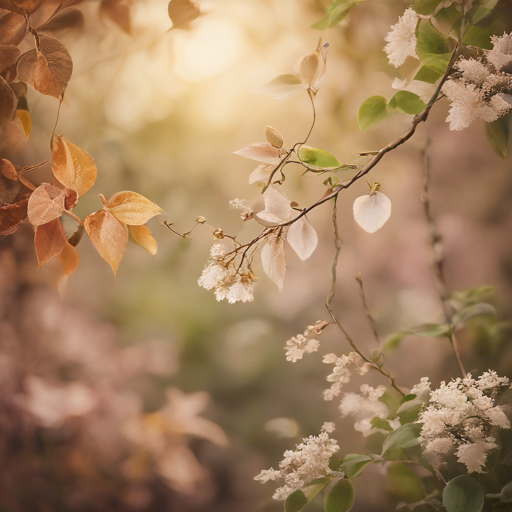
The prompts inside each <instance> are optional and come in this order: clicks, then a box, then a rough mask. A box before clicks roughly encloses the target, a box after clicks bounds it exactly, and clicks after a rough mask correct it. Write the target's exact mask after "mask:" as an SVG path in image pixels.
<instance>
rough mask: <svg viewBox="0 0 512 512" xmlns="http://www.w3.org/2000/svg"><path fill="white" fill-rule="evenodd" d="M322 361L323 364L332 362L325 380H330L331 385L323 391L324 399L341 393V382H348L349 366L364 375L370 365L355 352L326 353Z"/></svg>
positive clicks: (329, 398) (330, 398)
mask: <svg viewBox="0 0 512 512" xmlns="http://www.w3.org/2000/svg"><path fill="white" fill-rule="evenodd" d="M323 362H324V363H325V364H334V368H333V370H332V373H331V374H329V375H328V376H327V382H332V385H331V387H330V388H329V389H326V390H325V391H324V400H332V399H333V398H334V397H336V396H338V395H339V394H340V393H341V388H342V387H343V384H347V383H349V382H350V375H351V370H350V366H353V367H354V369H355V370H356V371H357V372H358V373H359V374H360V375H364V374H365V373H366V372H367V371H368V369H369V366H370V365H368V363H365V362H364V361H363V358H362V357H361V356H360V355H359V354H357V353H356V352H350V354H348V355H345V354H343V355H342V356H341V357H338V356H337V355H336V354H327V355H325V356H324V358H323Z"/></svg>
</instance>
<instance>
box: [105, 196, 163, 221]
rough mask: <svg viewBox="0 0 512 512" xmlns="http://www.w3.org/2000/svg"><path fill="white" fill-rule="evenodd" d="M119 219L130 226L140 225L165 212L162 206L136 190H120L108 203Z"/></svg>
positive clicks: (110, 209) (113, 213)
mask: <svg viewBox="0 0 512 512" xmlns="http://www.w3.org/2000/svg"><path fill="white" fill-rule="evenodd" d="M106 206H107V208H108V209H109V211H110V212H112V215H114V216H115V217H116V219H117V220H119V221H120V222H122V223H124V224H128V225H129V226H140V225H142V224H146V222H147V221H148V220H149V219H151V217H154V216H155V215H159V214H160V213H163V210H162V208H160V207H159V206H157V205H156V204H155V203H152V202H151V201H150V200H149V199H146V198H145V197H144V196H141V195H140V194H137V193H136V192H129V191H125V192H118V193H117V194H114V195H113V196H112V197H111V198H110V199H109V200H108V202H107V204H106Z"/></svg>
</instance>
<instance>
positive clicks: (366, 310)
mask: <svg viewBox="0 0 512 512" xmlns="http://www.w3.org/2000/svg"><path fill="white" fill-rule="evenodd" d="M356 281H357V282H358V284H359V293H360V295H361V300H362V302H363V307H364V314H365V315H366V318H367V319H368V323H369V324H370V329H371V330H372V333H373V336H374V337H375V339H376V340H377V347H379V348H380V338H379V333H378V332H377V327H376V326H375V319H374V318H373V315H372V313H371V311H370V308H369V307H368V303H367V302H366V294H365V293H364V286H363V276H362V275H361V272H359V273H358V274H357V276H356Z"/></svg>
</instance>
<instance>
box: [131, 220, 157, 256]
mask: <svg viewBox="0 0 512 512" xmlns="http://www.w3.org/2000/svg"><path fill="white" fill-rule="evenodd" d="M128 233H129V234H130V239H131V240H132V241H133V242H135V243H136V244H138V245H140V246H141V247H142V248H143V249H146V251H148V252H149V253H150V254H152V255H153V256H154V255H155V254H156V253H157V251H158V245H157V243H156V240H155V239H154V238H153V235H152V234H151V231H150V229H149V228H148V227H147V226H128Z"/></svg>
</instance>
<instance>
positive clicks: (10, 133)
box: [0, 116, 27, 158]
mask: <svg viewBox="0 0 512 512" xmlns="http://www.w3.org/2000/svg"><path fill="white" fill-rule="evenodd" d="M26 143H27V137H26V136H25V130H24V129H23V125H22V124H21V121H20V120H19V119H18V117H16V116H15V117H14V119H13V120H12V121H11V122H10V123H9V124H8V125H7V126H6V127H5V128H4V129H3V130H2V129H0V154H1V155H2V156H3V157H5V158H12V157H13V156H15V155H16V154H18V153H19V152H20V151H21V149H22V148H23V146H24V145H25V144H26Z"/></svg>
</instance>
